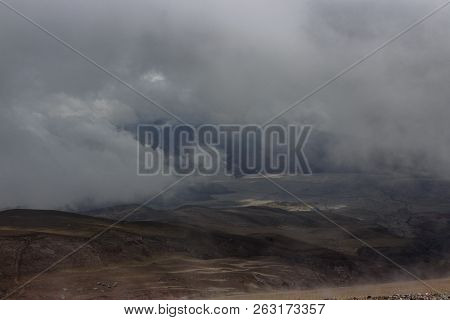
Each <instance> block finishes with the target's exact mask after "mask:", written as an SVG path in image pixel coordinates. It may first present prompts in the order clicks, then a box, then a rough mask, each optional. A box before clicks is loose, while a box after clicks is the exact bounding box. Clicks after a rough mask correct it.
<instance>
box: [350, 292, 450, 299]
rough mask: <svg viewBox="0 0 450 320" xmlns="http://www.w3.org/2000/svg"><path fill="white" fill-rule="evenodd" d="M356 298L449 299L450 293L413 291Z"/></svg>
mask: <svg viewBox="0 0 450 320" xmlns="http://www.w3.org/2000/svg"><path fill="white" fill-rule="evenodd" d="M354 300H449V295H448V294H444V293H428V292H427V293H411V294H394V295H390V296H377V297H372V296H367V297H363V298H354Z"/></svg>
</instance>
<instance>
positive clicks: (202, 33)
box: [0, 0, 450, 208]
mask: <svg viewBox="0 0 450 320" xmlns="http://www.w3.org/2000/svg"><path fill="white" fill-rule="evenodd" d="M443 2H445V1H442V0H441V1H434V0H433V1H432V0H427V1H425V0H420V1H418V0H416V1H411V0H409V1H406V0H398V1H395V2H392V1H385V0H381V1H374V0H333V1H332V0H328V1H327V0H314V1H312V0H311V1H303V0H301V1H288V0H281V1H268V0H258V1H256V0H247V1H245V2H243V1H234V0H213V1H211V0H209V1H206V0H190V1H181V0H178V1H175V0H150V1H142V0H131V1H126V2H124V1H116V0H108V1H100V0H90V1H87V0H79V1H68V0H58V1H56V0H41V1H38V2H37V1H30V0H28V1H23V0H15V1H12V0H10V2H9V3H10V4H11V5H13V6H14V7H15V8H16V9H18V10H19V11H20V12H22V13H23V14H24V15H26V16H28V17H30V18H32V19H33V20H35V21H36V22H37V23H39V24H41V25H42V26H44V27H45V28H47V29H48V30H50V31H51V32H53V33H54V34H56V35H57V36H58V37H60V38H61V39H63V40H64V41H66V42H67V43H69V44H70V45H72V46H73V47H75V48H77V49H78V50H80V51H81V52H83V53H84V54H86V55H87V56H89V57H90V58H91V59H93V60H95V61H96V62H97V63H99V64H100V65H102V66H104V67H105V68H106V69H108V70H109V71H111V72H112V73H114V74H116V75H117V76H118V77H120V78H121V79H123V80H124V81H126V82H128V83H129V84H130V85H132V86H133V87H135V88H137V89H138V90H140V91H142V92H143V93H144V94H146V95H147V96H149V97H151V98H152V99H154V100H155V101H157V102H158V103H159V104H161V105H162V106H164V107H165V108H167V109H168V110H170V112H172V113H174V114H176V115H177V116H179V117H180V118H181V119H183V120H184V121H186V122H188V123H192V124H194V125H198V124H203V123H237V124H245V123H252V124H255V123H256V124H258V123H261V124H262V123H264V122H265V121H267V120H268V119H270V118H272V117H273V116H275V115H276V114H278V113H279V112H281V111H283V110H284V109H286V108H287V107H288V106H289V105H290V104H292V103H293V102H294V101H297V100H298V99H299V98H301V97H302V96H304V95H305V94H307V93H308V92H310V91H311V90H313V89H314V88H315V87H317V86H318V85H320V84H322V83H324V82H325V81H327V80H328V79H329V78H331V77H332V76H334V75H335V74H336V73H338V72H340V71H341V70H342V69H344V68H345V67H347V66H348V65H350V64H352V63H353V62H355V61H356V60H357V59H359V58H361V57H362V56H364V55H365V54H367V53H368V52H370V51H371V50H373V49H375V48H376V47H377V46H379V45H380V44H381V43H383V42H384V41H385V40H387V39H388V38H390V37H392V36H393V35H395V34H397V33H398V32H399V31H401V30H402V29H404V28H405V27H406V26H408V25H409V24H411V23H412V22H414V21H415V20H417V19H419V18H421V17H423V16H424V15H425V14H427V13H428V12H430V11H431V10H433V9H434V8H435V7H437V6H438V5H439V4H441V3H443ZM449 15H450V8H446V9H444V10H442V11H441V12H439V13H437V14H436V15H435V16H433V17H432V18H430V19H429V20H427V21H426V22H425V23H424V24H422V25H420V26H418V27H417V28H415V29H413V30H411V31H410V32H408V33H407V34H406V35H405V36H403V37H402V38H401V39H399V40H398V41H396V42H394V43H392V44H391V45H389V46H388V47H387V48H385V49H384V50H383V51H381V52H380V53H379V54H377V55H376V56H374V57H372V58H371V59H369V60H368V61H366V62H365V63H363V64H362V65H360V66H359V67H358V68H356V69H355V70H353V71H352V72H350V73H349V74H347V75H345V76H344V77H343V78H341V79H339V80H338V81H336V82H334V83H333V84H332V85H330V86H329V87H327V88H326V89H324V90H323V91H321V92H319V93H318V94H316V95H314V96H313V97H312V98H311V99H309V100H307V101H306V102H305V103H303V104H301V105H299V106H298V107H296V108H295V109H293V110H291V111H290V112H288V113H286V114H285V115H283V116H282V117H281V118H280V119H277V120H276V121H277V122H278V123H286V124H313V125H314V131H313V133H312V136H311V141H310V142H309V146H308V147H309V150H310V152H311V154H310V157H311V158H310V162H312V163H311V166H312V167H313V168H314V167H317V168H319V170H321V171H323V172H326V171H327V170H330V171H332V170H339V169H340V168H345V169H346V170H355V171H369V172H373V171H382V172H390V171H393V172H398V171H402V172H406V173H411V174H426V175H431V176H434V177H438V178H448V177H449V174H450V171H449V169H448V163H449V160H450V143H449V142H450V129H449V126H448V121H449V119H450V105H449V103H450V90H448V85H449V83H450V81H449V80H450V42H449V40H448V39H450V37H449V32H450V19H449ZM156 121H158V122H168V123H175V121H174V119H171V118H170V117H169V116H168V115H167V114H166V113H164V112H161V111H160V110H158V109H157V108H155V106H153V105H152V104H151V103H149V102H148V101H146V100H145V99H143V98H142V97H140V96H139V95H136V94H135V93H134V92H132V91H131V90H129V89H128V88H126V87H124V86H123V85H122V84H120V83H119V82H117V81H116V80H114V79H113V78H111V77H109V76H108V75H106V74H105V73H103V72H101V71H99V70H98V69H97V68H95V67H93V66H92V65H91V64H89V63H87V62H86V61H85V60H83V59H81V58H80V57H79V56H77V55H76V54H74V53H73V52H71V51H70V50H68V49H67V48H65V47H64V46H62V45H61V44H60V43H58V42H57V41H55V40H54V39H52V38H50V37H49V36H48V35H46V34H45V33H43V32H42V31H40V30H38V29H37V28H36V27H34V26H33V25H31V24H30V23H28V22H26V21H25V20H24V19H22V18H20V17H19V16H17V15H16V14H14V13H12V12H11V11H10V10H8V9H7V8H5V7H4V6H2V5H0V150H1V156H0V207H2V208H5V207H16V206H20V207H34V208H62V207H64V208H76V207H80V206H102V205H108V204H111V203H131V202H136V201H142V200H143V199H146V198H148V197H149V195H151V194H153V193H155V192H157V191H159V190H160V189H162V188H163V187H165V186H166V185H168V184H170V183H171V182H173V181H174V180H175V178H174V177H138V176H137V175H136V140H135V138H134V130H133V128H134V127H135V126H136V124H138V123H153V122H156ZM307 156H308V154H307ZM314 162H315V163H316V166H314V164H315V163H314Z"/></svg>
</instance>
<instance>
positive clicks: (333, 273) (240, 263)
mask: <svg viewBox="0 0 450 320" xmlns="http://www.w3.org/2000/svg"><path fill="white" fill-rule="evenodd" d="M288 208H289V209H285V208H284V204H277V205H276V206H271V207H257V206H253V207H242V208H227V209H211V208H204V207H193V206H187V207H181V208H179V209H176V210H171V211H157V210H153V209H150V208H143V209H142V210H140V211H139V212H137V213H136V215H135V216H134V219H135V220H136V221H126V222H122V223H119V224H116V225H115V226H114V227H113V228H112V229H111V230H109V231H108V232H106V233H104V234H102V235H101V236H100V237H98V238H96V239H95V240H94V241H90V242H88V243H87V244H86V241H88V240H89V239H90V238H91V237H92V236H94V235H96V234H98V233H99V232H102V231H103V230H105V228H106V227H108V226H110V225H111V223H113V222H114V220H109V219H106V218H103V217H106V216H108V217H111V218H118V217H120V214H121V212H128V211H129V209H128V208H126V207H125V208H109V209H104V210H102V211H100V212H91V213H86V214H89V215H90V216H87V215H80V214H74V213H68V212H58V211H38V210H9V211H4V212H1V213H0V259H1V262H2V263H1V264H0V295H1V296H2V297H5V295H7V297H8V298H12V299H181V298H188V299H192V298H215V297H227V296H231V297H233V298H234V297H252V298H264V297H267V298H351V297H357V296H361V297H364V296H369V295H370V296H373V297H374V296H378V295H392V294H396V293H405V294H406V293H407V294H410V293H419V292H422V293H425V292H427V290H428V289H426V288H424V287H421V286H418V285H417V284H413V283H409V282H404V283H402V284H401V285H399V284H398V283H396V284H386V285H378V286H357V285H360V284H363V283H387V282H392V281H394V279H395V280H397V281H398V280H402V281H404V280H407V279H410V278H409V277H408V275H406V274H405V273H404V272H402V271H401V270H399V268H397V267H396V266H395V265H393V264H392V263H390V262H389V261H387V260H386V259H385V258H383V257H381V256H380V255H378V254H377V253H375V252H374V251H373V250H372V249H371V248H369V247H367V245H366V244H365V243H370V245H371V246H373V247H374V248H376V249H377V250H378V251H379V252H381V253H382V254H383V255H385V256H387V257H389V258H390V259H392V260H394V261H396V263H398V264H400V265H402V266H403V267H405V268H407V269H408V270H409V271H410V272H413V273H415V274H416V275H417V276H419V277H421V278H423V279H433V278H434V279H436V278H443V277H448V272H449V270H450V264H449V261H450V259H449V236H450V227H449V226H450V223H449V221H450V219H449V215H448V214H443V213H432V212H425V213H421V214H420V213H417V214H414V216H412V215H411V214H408V215H404V216H405V222H404V223H403V222H402V221H403V220H399V221H398V223H395V224H393V223H390V224H386V223H383V220H380V222H377V221H375V220H374V219H373V218H372V219H371V220H365V219H364V217H361V216H359V217H357V218H355V217H352V216H350V215H349V214H346V212H343V211H340V212H339V213H336V212H334V213H333V212H328V213H327V214H328V216H329V217H330V218H331V219H333V220H334V221H336V222H337V223H339V225H341V226H343V227H344V228H346V229H347V230H349V231H351V232H352V233H353V234H354V235H356V236H357V237H358V238H360V239H364V241H365V243H362V242H361V241H358V240H356V239H354V238H352V237H350V236H349V235H348V234H347V233H345V232H343V231H342V230H341V229H339V228H337V227H336V226H334V225H332V224H330V223H329V222H328V221H326V220H325V219H323V218H321V217H318V216H317V215H316V214H314V213H311V212H305V211H295V210H293V209H292V208H291V207H288ZM352 215H355V213H354V212H353V213H352ZM396 218H397V219H400V218H402V216H401V215H400V214H399V215H398V216H396ZM387 225H395V228H394V229H390V228H389V227H387ZM78 249H79V250H78ZM74 251H76V253H74V254H71V253H73V252H74ZM65 256H67V259H62V260H61V261H60V262H58V263H57V264H54V263H55V262H57V261H59V260H60V259H61V258H62V257H65ZM49 266H52V267H51V268H50V269H48V270H47V271H46V272H45V273H43V274H41V275H39V276H38V277H36V278H33V277H34V276H35V275H37V274H39V273H40V272H41V271H42V270H46V269H47V268H48V267H49ZM29 279H33V281H31V282H30V283H28V282H27V281H28V280H29ZM431 283H432V286H436V287H437V288H440V289H441V290H443V291H446V292H448V291H449V283H448V279H447V280H445V281H443V280H433V281H431ZM24 284H26V285H25V286H23V285H24ZM22 286H23V287H22ZM349 286H352V288H351V289H348V288H345V287H349ZM355 286H356V287H355ZM411 286H412V287H411ZM336 287H344V288H336ZM17 288H19V289H17ZM315 288H336V289H327V290H323V289H320V290H319V289H315ZM311 289H314V290H311ZM293 290H294V291H293ZM273 292H286V293H276V294H274V293H273ZM428 292H429V290H428ZM10 293H12V294H10Z"/></svg>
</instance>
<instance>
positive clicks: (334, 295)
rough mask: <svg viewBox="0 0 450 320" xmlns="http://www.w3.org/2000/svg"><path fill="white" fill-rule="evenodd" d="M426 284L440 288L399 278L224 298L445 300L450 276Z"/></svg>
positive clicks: (448, 291) (447, 297)
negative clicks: (381, 281)
mask: <svg viewBox="0 0 450 320" xmlns="http://www.w3.org/2000/svg"><path fill="white" fill-rule="evenodd" d="M425 282H426V284H427V285H429V286H430V287H432V288H433V289H435V290H437V291H439V293H437V292H436V291H433V290H432V289H431V288H429V287H427V286H426V285H424V284H423V283H421V282H419V281H398V282H390V283H381V284H370V285H359V286H351V287H339V288H323V289H314V290H300V291H298V290H295V291H286V292H268V293H263V294H246V295H235V296H229V297H225V298H226V299H249V300H261V299H268V300H290V299H300V300H301V299H306V300H307V299H311V300H315V299H383V300H386V299H388V300H403V299H408V300H437V299H438V300H442V299H445V300H448V299H449V294H450V278H445V279H429V280H427V281H425Z"/></svg>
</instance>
